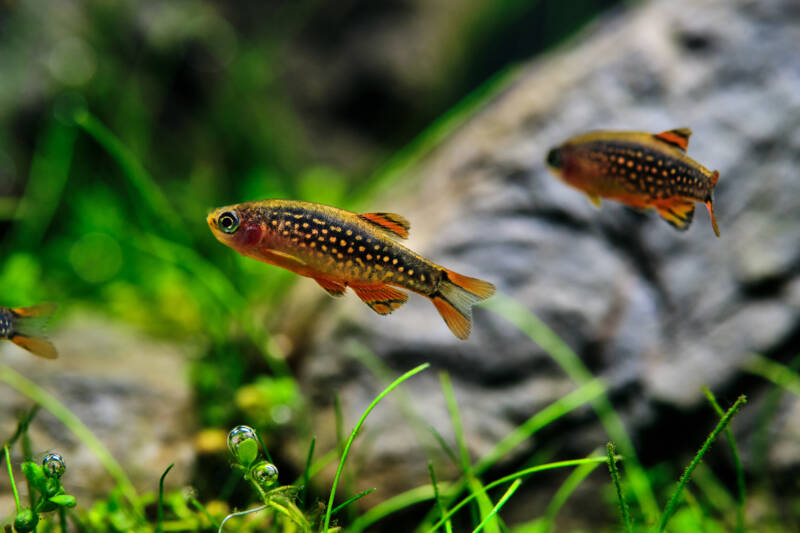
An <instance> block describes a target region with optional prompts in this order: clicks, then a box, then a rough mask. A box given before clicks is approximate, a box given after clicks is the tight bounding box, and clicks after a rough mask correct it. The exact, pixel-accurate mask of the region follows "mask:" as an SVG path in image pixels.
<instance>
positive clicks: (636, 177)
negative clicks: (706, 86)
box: [547, 128, 719, 237]
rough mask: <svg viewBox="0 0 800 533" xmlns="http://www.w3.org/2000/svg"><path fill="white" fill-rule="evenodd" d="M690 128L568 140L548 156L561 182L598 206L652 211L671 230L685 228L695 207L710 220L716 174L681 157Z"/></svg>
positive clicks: (607, 133) (608, 133)
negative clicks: (617, 205) (619, 205)
mask: <svg viewBox="0 0 800 533" xmlns="http://www.w3.org/2000/svg"><path fill="white" fill-rule="evenodd" d="M691 134H692V131H691V130H690V129H689V128H678V129H675V130H670V131H665V132H662V133H658V134H651V133H645V132H636V131H596V132H591V133H586V134H584V135H579V136H576V137H572V138H571V139H568V140H567V141H566V142H564V143H563V144H562V145H560V146H558V147H556V148H553V149H552V150H550V151H549V152H548V154H547V164H548V166H549V167H550V170H551V171H553V173H554V174H556V175H557V176H558V177H559V178H560V179H561V180H563V181H564V182H565V183H567V184H568V185H570V186H572V187H575V188H576V189H579V190H581V191H583V192H584V193H585V194H586V195H587V196H588V197H589V199H590V200H591V201H592V203H593V204H595V205H597V206H598V207H599V206H600V204H601V198H608V199H610V200H616V201H618V202H622V203H623V204H627V205H629V206H632V207H635V208H639V209H655V210H657V211H658V213H659V214H660V215H661V217H662V218H664V219H665V220H666V221H667V222H669V223H670V224H671V225H672V226H674V227H675V228H677V229H679V230H681V231H684V230H686V229H688V228H689V225H690V224H691V222H692V217H693V216H694V206H695V202H702V203H703V204H705V205H706V207H707V208H708V212H709V214H710V215H711V225H712V227H713V229H714V233H715V234H716V236H717V237H719V227H718V226H717V220H716V217H715V215H714V198H713V191H714V187H715V186H716V184H717V180H718V179H719V172H717V171H716V170H714V171H711V170H709V169H707V168H706V167H704V166H703V165H701V164H700V163H698V162H697V161H695V160H694V159H692V158H690V157H689V156H687V155H686V149H687V148H688V144H689V136H691Z"/></svg>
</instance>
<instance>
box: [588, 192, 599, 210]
mask: <svg viewBox="0 0 800 533" xmlns="http://www.w3.org/2000/svg"><path fill="white" fill-rule="evenodd" d="M586 197H587V198H589V201H590V202H592V205H593V206H595V207H596V208H597V209H600V208H601V207H603V199H602V198H600V195H599V194H590V193H586Z"/></svg>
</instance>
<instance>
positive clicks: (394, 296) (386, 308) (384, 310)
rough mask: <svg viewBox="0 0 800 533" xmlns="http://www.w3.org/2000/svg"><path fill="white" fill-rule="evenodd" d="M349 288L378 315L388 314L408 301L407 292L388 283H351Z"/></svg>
mask: <svg viewBox="0 0 800 533" xmlns="http://www.w3.org/2000/svg"><path fill="white" fill-rule="evenodd" d="M350 288H351V289H353V292H355V293H356V295H357V296H358V297H359V298H361V300H362V301H363V302H364V303H365V304H367V305H368V306H369V307H370V308H371V309H372V310H373V311H375V312H376V313H378V314H379V315H388V314H389V313H391V312H392V311H394V310H395V309H397V308H399V307H400V306H401V305H403V304H404V303H406V302H407V301H408V294H406V293H404V292H403V291H398V290H397V289H394V288H392V287H389V286H388V285H351V286H350Z"/></svg>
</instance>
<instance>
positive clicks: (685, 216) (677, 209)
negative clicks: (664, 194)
mask: <svg viewBox="0 0 800 533" xmlns="http://www.w3.org/2000/svg"><path fill="white" fill-rule="evenodd" d="M657 209H658V214H659V215H661V218H663V219H664V220H666V221H667V222H668V223H669V224H670V226H672V227H674V228H675V229H677V230H678V231H686V230H687V229H689V226H690V225H691V224H692V218H694V201H693V200H685V201H679V202H675V203H671V204H670V205H669V206H665V207H658V208H657Z"/></svg>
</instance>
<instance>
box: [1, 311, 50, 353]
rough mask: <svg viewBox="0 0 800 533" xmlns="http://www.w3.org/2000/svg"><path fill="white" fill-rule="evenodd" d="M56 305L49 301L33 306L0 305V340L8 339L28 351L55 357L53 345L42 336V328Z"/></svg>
mask: <svg viewBox="0 0 800 533" xmlns="http://www.w3.org/2000/svg"><path fill="white" fill-rule="evenodd" d="M55 310H56V305H55V304H51V303H46V304H40V305H35V306H33V307H0V340H9V341H11V342H13V343H14V344H16V345H17V346H19V347H20V348H24V349H26V350H28V351H29V352H31V353H33V354H35V355H38V356H40V357H45V358H47V359H55V358H56V357H58V352H57V351H56V348H55V346H53V344H52V343H51V342H50V341H48V340H47V339H45V338H44V328H45V326H46V325H47V322H48V320H49V318H50V316H51V315H52V314H53V313H54V312H55Z"/></svg>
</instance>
